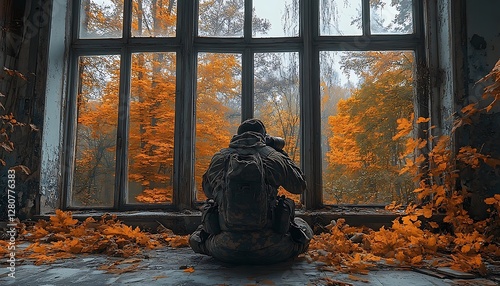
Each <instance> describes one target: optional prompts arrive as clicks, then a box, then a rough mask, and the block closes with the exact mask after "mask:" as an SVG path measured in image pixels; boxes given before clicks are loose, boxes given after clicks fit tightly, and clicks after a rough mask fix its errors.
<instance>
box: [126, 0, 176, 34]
mask: <svg viewBox="0 0 500 286" xmlns="http://www.w3.org/2000/svg"><path fill="white" fill-rule="evenodd" d="M176 21H177V1H176V0H165V1H157V0H133V2H132V37H175V31H176V30H175V28H176Z"/></svg>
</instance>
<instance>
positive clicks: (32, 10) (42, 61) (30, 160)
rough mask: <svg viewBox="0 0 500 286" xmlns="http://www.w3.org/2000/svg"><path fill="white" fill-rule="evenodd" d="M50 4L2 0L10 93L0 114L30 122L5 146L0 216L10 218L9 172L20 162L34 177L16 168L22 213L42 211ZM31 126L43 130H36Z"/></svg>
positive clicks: (4, 84) (0, 21)
mask: <svg viewBox="0 0 500 286" xmlns="http://www.w3.org/2000/svg"><path fill="white" fill-rule="evenodd" d="M50 2H51V1H22V0H3V1H0V26H1V34H0V92H1V93H2V94H4V95H5V97H1V98H0V102H1V103H2V104H3V105H4V106H5V110H3V109H1V108H0V115H3V114H10V113H12V114H13V115H14V117H15V118H16V120H17V121H19V122H22V123H25V124H26V126H24V127H19V126H18V127H15V128H14V131H13V133H12V134H11V135H10V141H12V142H13V143H14V150H13V151H12V152H6V151H5V150H3V148H0V158H2V159H3V160H4V161H5V162H6V165H5V166H0V190H1V195H0V197H1V198H0V209H1V210H2V212H1V215H0V219H4V218H5V216H6V212H4V211H3V210H5V209H6V203H7V199H6V190H7V170H8V169H9V168H12V167H14V166H17V165H25V166H27V167H28V168H29V169H30V170H31V172H30V174H29V175H26V174H23V172H21V171H20V170H18V171H16V185H15V192H16V195H17V208H16V210H17V217H19V218H20V219H24V218H27V217H32V216H33V215H34V214H35V213H36V212H37V210H36V208H37V206H36V204H35V202H36V199H37V196H38V188H39V178H40V173H39V169H40V152H41V130H42V126H43V112H44V103H45V94H44V90H45V75H46V72H45V71H46V60H47V59H46V55H47V52H46V48H47V39H48V37H47V35H48V34H47V33H48V30H49V20H50V7H49V3H50ZM4 67H5V68H8V69H10V70H15V71H18V72H20V73H22V74H23V75H24V77H25V79H23V78H22V77H20V76H15V75H14V76H13V75H11V74H9V73H8V72H6V71H5V70H4ZM30 124H33V125H34V126H36V128H38V129H39V130H38V131H33V130H32V128H31V127H30ZM4 139H5V137H4Z"/></svg>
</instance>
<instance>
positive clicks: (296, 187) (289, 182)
mask: <svg viewBox="0 0 500 286" xmlns="http://www.w3.org/2000/svg"><path fill="white" fill-rule="evenodd" d="M238 148H243V149H244V148H257V149H262V148H266V149H267V150H266V152H261V154H262V153H265V154H268V155H267V156H262V161H263V164H264V169H265V180H266V183H267V184H268V185H269V186H271V187H272V188H274V189H275V190H277V189H278V187H279V186H282V187H283V188H284V189H285V190H287V191H288V192H290V193H293V194H301V193H302V192H303V191H304V190H305V189H306V181H305V179H304V175H303V173H302V171H301V170H300V168H299V167H298V166H297V165H296V164H295V163H294V162H293V161H292V160H291V159H290V157H288V156H287V155H285V154H284V153H281V152H278V151H277V150H275V149H274V148H272V147H269V146H266V144H265V139H264V136H263V135H262V134H260V133H257V132H252V131H249V132H245V133H243V134H241V135H235V136H233V138H232V139H231V142H230V143H229V148H225V149H222V150H220V151H219V152H217V153H215V154H214V156H213V157H212V161H211V162H210V165H209V167H208V169H207V171H206V172H205V174H203V182H202V186H203V191H204V192H205V195H206V196H207V198H214V197H215V194H216V193H217V192H218V191H220V190H221V189H220V188H221V187H222V184H223V183H224V178H223V176H224V166H225V163H226V162H225V160H226V158H227V157H228V156H227V155H228V154H230V153H232V152H235V149H238Z"/></svg>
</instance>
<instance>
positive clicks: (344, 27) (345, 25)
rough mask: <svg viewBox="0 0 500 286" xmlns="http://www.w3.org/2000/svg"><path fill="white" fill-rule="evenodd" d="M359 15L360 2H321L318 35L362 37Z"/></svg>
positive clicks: (329, 0) (342, 0)
mask: <svg viewBox="0 0 500 286" xmlns="http://www.w3.org/2000/svg"><path fill="white" fill-rule="evenodd" d="M361 15H362V11H361V0H355V1H345V0H333V1H332V0H321V3H320V11H319V23H320V35H321V36H358V35H362V34H363V30H362V25H361Z"/></svg>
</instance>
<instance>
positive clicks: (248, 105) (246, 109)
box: [241, 48, 254, 121]
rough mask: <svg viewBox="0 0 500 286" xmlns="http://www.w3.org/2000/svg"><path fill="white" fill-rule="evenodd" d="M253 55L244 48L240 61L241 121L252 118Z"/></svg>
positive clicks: (249, 50)
mask: <svg viewBox="0 0 500 286" xmlns="http://www.w3.org/2000/svg"><path fill="white" fill-rule="evenodd" d="M253 57H254V53H253V52H252V50H251V49H250V48H246V49H245V51H244V52H243V57H242V59H241V61H242V63H241V65H242V71H241V76H242V80H241V85H242V86H241V93H242V95H241V121H243V120H245V119H248V118H253V116H254V104H253V102H254V94H253V93H254V86H253V84H254V82H253V77H254V62H253Z"/></svg>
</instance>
